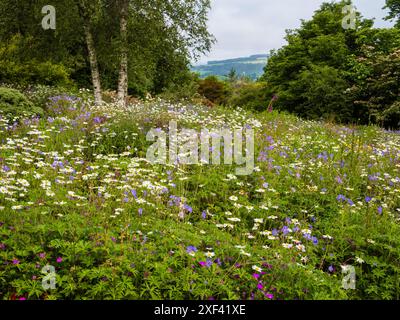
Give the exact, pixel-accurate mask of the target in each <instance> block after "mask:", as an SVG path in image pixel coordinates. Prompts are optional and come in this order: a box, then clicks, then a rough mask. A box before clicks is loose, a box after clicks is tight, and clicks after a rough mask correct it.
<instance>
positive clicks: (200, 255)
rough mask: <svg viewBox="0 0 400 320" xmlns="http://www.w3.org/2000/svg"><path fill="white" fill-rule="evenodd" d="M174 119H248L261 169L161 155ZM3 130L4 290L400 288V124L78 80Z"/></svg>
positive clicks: (376, 293) (254, 294)
mask: <svg viewBox="0 0 400 320" xmlns="http://www.w3.org/2000/svg"><path fill="white" fill-rule="evenodd" d="M44 90H45V88H44V87H43V88H41V89H39V90H37V91H35V92H32V93H31V98H32V99H35V97H36V98H38V97H40V96H43V95H44V92H43V91H44ZM170 121H175V122H176V123H177V126H178V129H179V128H191V129H193V130H196V131H197V132H200V130H204V129H206V128H227V129H231V130H234V129H239V128H242V129H246V128H247V129H250V128H251V129H252V130H253V131H254V142H255V143H254V168H253V170H252V172H251V173H250V174H248V175H237V174H236V172H235V169H236V168H237V165H236V164H235V163H233V164H224V163H223V161H221V163H220V164H215V163H211V164H210V163H205V162H202V161H199V162H198V163H197V164H187V163H181V162H180V161H179V158H180V157H183V156H184V155H183V154H181V153H180V151H179V150H178V157H177V159H178V161H176V162H173V163H170V162H168V163H160V164H157V163H151V162H150V161H149V160H148V159H147V157H146V154H147V151H148V148H149V147H150V146H151V145H152V144H153V143H154V142H151V141H148V139H147V134H148V132H149V131H151V130H154V129H155V130H157V129H158V130H163V131H165V132H167V131H168V127H169V123H170ZM0 141H1V145H0V298H1V299H12V300H25V299H33V300H37V299H41V300H42V299H43V300H53V299H137V300H149V299H150V300H154V299H157V300H159V299H168V300H182V299H193V300H197V299H204V300H207V299H210V300H225V299H230V300H293V299H399V295H400V236H399V235H400V174H399V169H400V135H399V132H393V131H386V130H384V129H380V128H378V127H374V126H341V125H336V124H331V123H329V122H322V121H321V122H318V121H306V120H301V119H299V118H297V117H295V116H292V115H288V114H286V113H280V112H278V111H272V110H266V111H264V112H258V113H253V112H251V111H248V110H247V111H246V110H243V109H240V108H236V109H232V108H224V107H215V108H209V107H205V106H202V105H200V104H199V105H197V104H193V103H186V104H185V103H169V102H166V101H164V100H161V99H149V100H146V101H144V100H143V101H142V100H140V101H137V102H135V103H130V104H128V105H127V106H126V107H124V108H120V107H118V108H117V107H115V106H114V105H113V104H111V103H108V104H104V105H102V106H95V105H94V103H93V101H92V100H91V98H90V95H89V94H88V92H87V91H84V90H81V91H80V92H77V93H74V94H71V93H68V92H65V93H62V94H61V93H60V94H59V95H55V96H51V97H49V98H48V99H47V98H46V108H45V110H44V114H43V116H41V117H36V116H30V115H27V116H10V115H6V114H1V116H0ZM245 146H246V139H245V138H243V150H245ZM229 147H230V146H229V145H228V144H225V145H224V144H222V146H221V149H220V150H219V151H220V153H221V154H223V153H224V151H223V149H222V148H225V149H229ZM243 152H244V151H243Z"/></svg>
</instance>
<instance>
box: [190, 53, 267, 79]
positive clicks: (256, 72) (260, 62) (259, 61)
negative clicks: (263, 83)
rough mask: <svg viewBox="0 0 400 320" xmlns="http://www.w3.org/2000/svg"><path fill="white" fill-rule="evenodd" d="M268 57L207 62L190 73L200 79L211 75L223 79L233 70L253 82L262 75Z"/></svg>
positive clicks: (253, 56) (258, 55)
mask: <svg viewBox="0 0 400 320" xmlns="http://www.w3.org/2000/svg"><path fill="white" fill-rule="evenodd" d="M268 57H269V56H268V55H266V54H257V55H252V56H250V57H247V58H236V59H229V60H220V61H209V62H208V63H207V64H206V65H200V66H194V67H192V71H194V72H197V73H199V74H200V77H201V78H205V77H208V76H212V75H214V76H218V77H220V78H224V77H225V76H226V75H227V74H228V73H229V72H230V71H231V70H232V69H235V70H236V73H237V74H238V75H239V76H241V75H245V76H248V77H250V78H251V79H253V80H255V79H257V78H259V77H260V76H261V75H262V74H263V73H264V67H265V66H266V64H267V61H268Z"/></svg>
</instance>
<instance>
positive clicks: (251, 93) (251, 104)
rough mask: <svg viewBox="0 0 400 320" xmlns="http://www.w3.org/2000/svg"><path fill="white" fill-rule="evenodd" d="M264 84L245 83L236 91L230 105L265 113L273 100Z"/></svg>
mask: <svg viewBox="0 0 400 320" xmlns="http://www.w3.org/2000/svg"><path fill="white" fill-rule="evenodd" d="M266 89H267V84H266V83H264V82H257V83H251V82H250V83H244V84H240V85H239V86H238V88H237V89H235V92H234V94H233V95H232V98H231V99H230V100H229V104H231V105H233V106H236V107H241V108H244V109H247V110H256V111H264V110H266V109H267V107H268V104H269V102H270V100H271V97H270V95H268V91H267V90H266Z"/></svg>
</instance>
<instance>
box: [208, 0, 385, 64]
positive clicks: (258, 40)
mask: <svg viewBox="0 0 400 320" xmlns="http://www.w3.org/2000/svg"><path fill="white" fill-rule="evenodd" d="M322 2H324V1H323V0H277V1H275V0H212V9H211V12H210V20H209V28H210V31H211V32H212V33H213V34H214V36H215V37H216V38H217V41H218V43H217V44H215V45H214V46H213V49H212V51H211V52H210V54H209V55H208V57H203V58H202V59H201V62H205V61H208V60H218V59H227V58H235V57H240V56H248V55H252V54H257V53H267V52H269V50H271V49H278V48H280V47H281V46H282V45H284V44H285V40H284V37H285V30H286V29H294V28H298V27H299V26H300V19H310V18H311V17H312V15H313V13H314V11H315V10H316V9H318V8H319V7H320V5H321V3H322ZM325 2H327V1H325ZM354 4H355V5H356V7H357V9H358V10H359V11H361V13H362V15H363V16H364V17H365V18H374V17H375V18H376V23H375V26H377V27H384V26H390V25H391V23H389V22H387V21H383V17H384V16H386V13H385V11H384V10H382V8H383V7H384V5H385V0H355V1H354Z"/></svg>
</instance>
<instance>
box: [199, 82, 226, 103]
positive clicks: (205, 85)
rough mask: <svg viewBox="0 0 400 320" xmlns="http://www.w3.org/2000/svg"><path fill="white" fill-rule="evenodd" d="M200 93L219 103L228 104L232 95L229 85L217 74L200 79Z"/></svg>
mask: <svg viewBox="0 0 400 320" xmlns="http://www.w3.org/2000/svg"><path fill="white" fill-rule="evenodd" d="M199 94H200V95H202V96H204V97H205V98H206V99H208V100H209V101H211V102H212V103H214V104H217V105H226V104H227V102H228V98H229V95H230V88H229V86H228V85H227V84H226V83H224V82H223V81H221V80H219V79H218V78H217V77H215V76H211V77H207V78H206V79H204V80H200V83H199Z"/></svg>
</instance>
